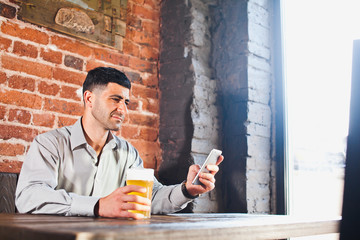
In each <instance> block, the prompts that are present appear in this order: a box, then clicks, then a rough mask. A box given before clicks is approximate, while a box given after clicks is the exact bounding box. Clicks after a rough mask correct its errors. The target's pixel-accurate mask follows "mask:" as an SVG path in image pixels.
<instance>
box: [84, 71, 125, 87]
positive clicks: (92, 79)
mask: <svg viewBox="0 0 360 240" xmlns="http://www.w3.org/2000/svg"><path fill="white" fill-rule="evenodd" d="M109 82H113V83H117V84H119V85H121V86H123V87H126V88H128V89H131V82H130V80H129V79H128V78H127V77H126V75H125V74H124V73H123V72H121V71H119V70H117V69H115V68H111V67H97V68H94V69H92V70H90V71H89V72H88V74H87V76H86V78H85V81H84V83H83V94H84V92H85V91H86V90H89V91H93V90H94V88H95V87H96V86H106V85H107V84H108V83H109Z"/></svg>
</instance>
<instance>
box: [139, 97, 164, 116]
mask: <svg viewBox="0 0 360 240" xmlns="http://www.w3.org/2000/svg"><path fill="white" fill-rule="evenodd" d="M142 110H143V111H147V112H152V113H160V104H159V102H158V101H154V100H152V101H149V99H143V100H142Z"/></svg>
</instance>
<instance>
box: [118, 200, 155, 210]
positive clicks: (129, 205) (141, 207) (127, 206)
mask: <svg viewBox="0 0 360 240" xmlns="http://www.w3.org/2000/svg"><path fill="white" fill-rule="evenodd" d="M121 209H123V210H137V211H145V212H149V211H150V210H151V207H150V206H146V205H142V204H138V203H135V202H128V203H124V204H123V205H122V206H121Z"/></svg>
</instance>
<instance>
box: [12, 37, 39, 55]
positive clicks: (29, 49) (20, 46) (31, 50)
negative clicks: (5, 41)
mask: <svg viewBox="0 0 360 240" xmlns="http://www.w3.org/2000/svg"><path fill="white" fill-rule="evenodd" d="M13 53H15V54H17V55H19V56H26V57H31V58H36V57H37V55H38V50H37V48H36V47H35V46H34V45H31V44H24V43H22V42H18V41H16V42H15V43H14V50H13Z"/></svg>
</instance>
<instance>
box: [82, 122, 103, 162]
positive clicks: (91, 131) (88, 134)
mask: <svg viewBox="0 0 360 240" xmlns="http://www.w3.org/2000/svg"><path fill="white" fill-rule="evenodd" d="M84 119H85V118H82V120H81V123H82V126H83V130H84V135H85V139H86V141H87V143H88V144H89V145H90V146H91V147H92V148H93V149H94V150H95V152H96V155H97V156H99V155H100V153H101V151H102V149H103V147H104V146H105V144H106V142H107V139H108V137H109V131H108V130H105V129H102V128H94V127H91V126H92V124H91V123H89V122H87V121H85V120H84Z"/></svg>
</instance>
